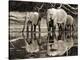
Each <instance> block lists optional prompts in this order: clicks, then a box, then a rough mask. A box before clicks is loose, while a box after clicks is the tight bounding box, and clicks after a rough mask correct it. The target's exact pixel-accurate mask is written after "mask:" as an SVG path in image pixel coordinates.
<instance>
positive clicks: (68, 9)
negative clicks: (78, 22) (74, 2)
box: [63, 5, 78, 15]
mask: <svg viewBox="0 0 80 60" xmlns="http://www.w3.org/2000/svg"><path fill="white" fill-rule="evenodd" d="M63 8H64V9H66V10H67V11H70V12H71V13H72V14H74V15H77V14H78V13H77V12H75V13H74V12H72V11H71V10H70V9H68V8H66V7H65V6H64V5H63Z"/></svg>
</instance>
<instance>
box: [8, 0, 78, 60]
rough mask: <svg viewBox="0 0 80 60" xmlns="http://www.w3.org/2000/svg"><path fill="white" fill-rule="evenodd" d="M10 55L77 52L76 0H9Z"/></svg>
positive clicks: (58, 55) (31, 56) (44, 55)
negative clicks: (70, 0)
mask: <svg viewBox="0 0 80 60" xmlns="http://www.w3.org/2000/svg"><path fill="white" fill-rule="evenodd" d="M8 17H9V19H8V20H9V22H8V24H9V25H8V26H9V27H8V31H9V32H8V35H9V59H10V60H13V59H32V58H48V57H66V56H78V4H63V3H50V2H33V1H30V2H29V1H15V0H9V12H8Z"/></svg>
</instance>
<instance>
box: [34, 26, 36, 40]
mask: <svg viewBox="0 0 80 60" xmlns="http://www.w3.org/2000/svg"><path fill="white" fill-rule="evenodd" d="M34 40H36V25H34Z"/></svg>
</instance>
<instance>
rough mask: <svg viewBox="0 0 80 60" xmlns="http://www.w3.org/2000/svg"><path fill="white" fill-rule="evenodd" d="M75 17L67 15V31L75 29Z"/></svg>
mask: <svg viewBox="0 0 80 60" xmlns="http://www.w3.org/2000/svg"><path fill="white" fill-rule="evenodd" d="M73 25H74V19H73V17H72V16H71V15H67V20H66V26H65V30H66V31H72V30H74V27H73Z"/></svg>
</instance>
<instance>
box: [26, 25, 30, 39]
mask: <svg viewBox="0 0 80 60" xmlns="http://www.w3.org/2000/svg"><path fill="white" fill-rule="evenodd" d="M26 32H27V39H28V38H29V26H28V25H27V31H26Z"/></svg>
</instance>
